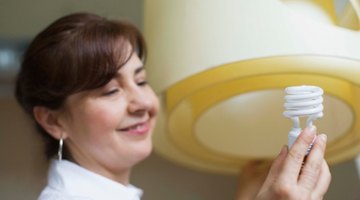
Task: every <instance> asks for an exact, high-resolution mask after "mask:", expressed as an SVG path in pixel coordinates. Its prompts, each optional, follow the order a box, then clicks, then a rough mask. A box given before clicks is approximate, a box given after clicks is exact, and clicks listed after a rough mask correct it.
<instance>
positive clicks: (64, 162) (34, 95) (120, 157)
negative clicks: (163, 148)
mask: <svg viewBox="0 0 360 200" xmlns="http://www.w3.org/2000/svg"><path fill="white" fill-rule="evenodd" d="M144 57H145V44H144V41H143V38H142V36H141V34H140V32H139V31H138V30H137V29H136V28H135V27H134V26H133V25H131V24H128V23H125V22H121V21H115V20H108V19H105V18H102V17H100V16H97V15H94V14H89V13H75V14H71V15H68V16H65V17H62V18H60V19H58V20H57V21H55V22H54V23H52V24H51V25H50V26H49V27H47V28H46V29H45V30H44V31H42V32H41V33H39V34H38V35H37V36H36V37H35V39H34V40H33V42H32V43H31V44H30V46H29V48H28V50H27V51H26V53H25V55H24V60H23V63H22V66H21V69H20V72H19V75H18V78H17V81H16V98H17V100H18V101H19V103H20V105H21V106H22V107H23V108H24V110H25V111H26V112H27V113H28V114H29V115H30V116H31V118H32V119H33V120H34V122H35V124H36V127H37V128H38V130H39V132H40V133H41V134H42V135H43V137H44V140H45V142H46V154H47V157H48V158H49V159H52V158H54V157H55V156H56V155H57V157H58V159H57V160H56V159H52V161H51V162H52V164H51V167H50V169H49V175H48V185H47V186H46V188H45V189H44V190H43V191H42V193H41V195H40V197H39V199H40V200H50V199H66V200H68V199H72V200H78V199H94V200H96V199H101V200H106V199H109V200H110V199H122V200H128V199H129V200H135V199H140V197H141V194H142V191H141V190H140V189H138V188H136V187H135V186H132V185H131V184H130V183H129V177H130V172H131V168H132V167H133V166H134V165H136V164H137V163H138V162H140V161H142V160H143V159H144V158H146V157H147V156H148V155H149V154H150V152H151V149H152V143H151V134H152V131H153V129H154V126H155V121H156V115H157V112H158V109H159V105H158V100H157V98H156V96H155V94H154V92H153V91H152V89H151V87H150V86H149V85H148V84H147V82H146V71H145V69H144V66H143V62H142V61H143V60H144ZM315 137H316V136H315V131H314V130H312V131H311V130H307V131H305V132H304V133H302V134H301V136H300V137H299V138H300V139H298V141H297V142H296V144H295V145H294V146H293V147H292V148H291V149H290V151H288V150H287V149H286V148H283V150H282V151H281V153H280V154H279V156H278V157H277V159H276V160H275V161H274V164H273V166H272V168H271V170H270V173H269V175H268V178H267V179H266V181H265V183H264V184H263V186H262V188H261V190H260V191H259V193H258V195H257V198H258V199H321V198H322V196H323V195H324V194H325V192H326V190H327V188H328V185H329V182H330V173H329V170H328V167H327V164H326V162H325V161H324V159H323V156H324V151H325V146H326V138H324V136H323V135H321V136H318V137H316V139H315ZM313 141H314V145H313V149H312V151H311V153H310V154H309V156H308V158H307V161H306V163H305V164H304V166H303V168H302V162H303V160H304V157H305V152H306V149H307V147H308V146H309V145H310V144H311V143H312V142H313ZM300 171H301V173H300ZM315 185H316V186H315Z"/></svg>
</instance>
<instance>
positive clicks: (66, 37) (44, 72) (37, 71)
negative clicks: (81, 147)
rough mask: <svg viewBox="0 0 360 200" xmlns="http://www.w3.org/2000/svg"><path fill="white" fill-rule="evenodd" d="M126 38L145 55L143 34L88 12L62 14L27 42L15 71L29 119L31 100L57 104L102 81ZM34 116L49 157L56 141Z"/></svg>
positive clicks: (119, 61) (122, 56) (117, 62)
mask: <svg viewBox="0 0 360 200" xmlns="http://www.w3.org/2000/svg"><path fill="white" fill-rule="evenodd" d="M129 44H130V47H131V48H132V52H135V51H136V53H137V54H138V55H139V57H140V58H142V59H143V58H144V57H145V43H144V39H143V37H142V35H141V33H140V31H139V30H138V29H137V28H136V27H135V26H133V25H131V24H130V23H127V22H122V21H117V20H108V19H105V18H103V17H100V16H98V15H95V14H90V13H74V14H70V15H67V16H64V17H62V18H60V19H58V20H56V21H55V22H53V23H52V24H50V26H48V27H47V28H46V29H45V30H43V31H42V32H40V33H39V34H38V35H37V36H36V37H35V38H34V40H33V41H32V43H30V46H29V47H28V49H27V51H26V52H25V54H24V58H23V61H22V65H21V69H20V71H19V73H18V76H17V80H16V87H15V96H16V99H17V101H18V102H19V104H20V105H21V106H22V107H23V109H24V110H25V111H26V112H27V113H28V114H29V115H30V116H31V117H32V119H34V116H33V108H34V107H35V106H44V107H47V108H49V109H53V110H58V109H60V108H62V106H63V104H64V101H65V99H66V98H67V97H68V96H70V95H71V94H74V93H77V92H80V91H84V90H89V89H95V88H98V87H101V86H103V85H105V84H106V83H108V82H109V81H110V80H111V79H112V78H113V77H114V76H115V74H116V72H117V71H118V69H119V68H120V67H121V66H122V65H124V64H125V63H126V62H127V60H128V59H129V55H128V53H127V52H128V48H129ZM34 121H35V123H36V127H37V129H38V130H39V132H40V133H41V134H42V136H43V138H44V140H45V145H46V156H47V158H51V157H53V156H54V155H55V154H56V153H57V148H58V141H57V140H56V139H54V138H52V137H51V136H50V135H49V134H48V133H46V131H45V130H44V129H43V128H42V127H41V126H40V125H39V124H38V123H37V122H36V120H35V119H34ZM67 153H68V152H64V157H66V154H67Z"/></svg>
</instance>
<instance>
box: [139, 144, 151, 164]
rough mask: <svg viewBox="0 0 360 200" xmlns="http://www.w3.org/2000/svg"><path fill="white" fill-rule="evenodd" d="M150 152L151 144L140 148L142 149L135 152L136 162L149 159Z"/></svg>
mask: <svg viewBox="0 0 360 200" xmlns="http://www.w3.org/2000/svg"><path fill="white" fill-rule="evenodd" d="M151 152H152V143H151V142H149V143H148V144H146V145H144V146H142V148H141V149H139V150H138V151H137V155H136V157H137V159H136V160H137V162H141V161H142V160H144V159H146V158H147V157H149V156H150V154H151Z"/></svg>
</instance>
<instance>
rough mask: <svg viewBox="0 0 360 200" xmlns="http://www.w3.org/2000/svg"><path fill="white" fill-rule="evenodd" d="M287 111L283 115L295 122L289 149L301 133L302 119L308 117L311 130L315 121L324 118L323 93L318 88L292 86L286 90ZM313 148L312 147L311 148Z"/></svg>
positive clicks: (307, 123) (289, 137)
mask: <svg viewBox="0 0 360 200" xmlns="http://www.w3.org/2000/svg"><path fill="white" fill-rule="evenodd" d="M285 92H286V96H285V104H284V107H285V111H284V113H283V115H284V116H285V117H288V118H290V119H291V120H292V121H293V127H292V129H291V130H290V132H289V136H288V147H289V149H290V148H291V146H292V145H293V144H294V142H295V140H296V138H297V137H298V135H299V134H300V133H301V131H302V129H301V125H300V117H307V120H306V126H307V127H309V128H311V127H312V126H313V121H314V120H316V119H318V118H321V117H322V116H323V112H322V111H323V109H324V107H323V105H322V102H323V97H322V95H323V93H324V91H323V90H322V89H321V88H320V87H317V86H307V85H303V86H292V87H287V88H286V89H285ZM309 148H311V147H309Z"/></svg>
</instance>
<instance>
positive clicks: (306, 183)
mask: <svg viewBox="0 0 360 200" xmlns="http://www.w3.org/2000/svg"><path fill="white" fill-rule="evenodd" d="M326 139H327V138H326V135H324V134H321V135H319V136H317V137H316V140H315V141H314V144H313V147H312V149H311V151H310V153H309V155H308V157H307V159H306V162H305V165H304V167H303V169H302V170H301V174H300V177H299V184H301V185H302V186H303V187H304V188H306V189H308V190H309V191H311V190H313V189H314V187H315V186H316V184H317V183H318V179H319V176H321V173H324V172H322V171H321V170H323V165H324V159H323V158H324V154H325V148H326ZM326 166H327V165H326ZM324 170H325V171H326V169H324ZM321 178H324V177H321ZM324 181H325V180H324Z"/></svg>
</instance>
